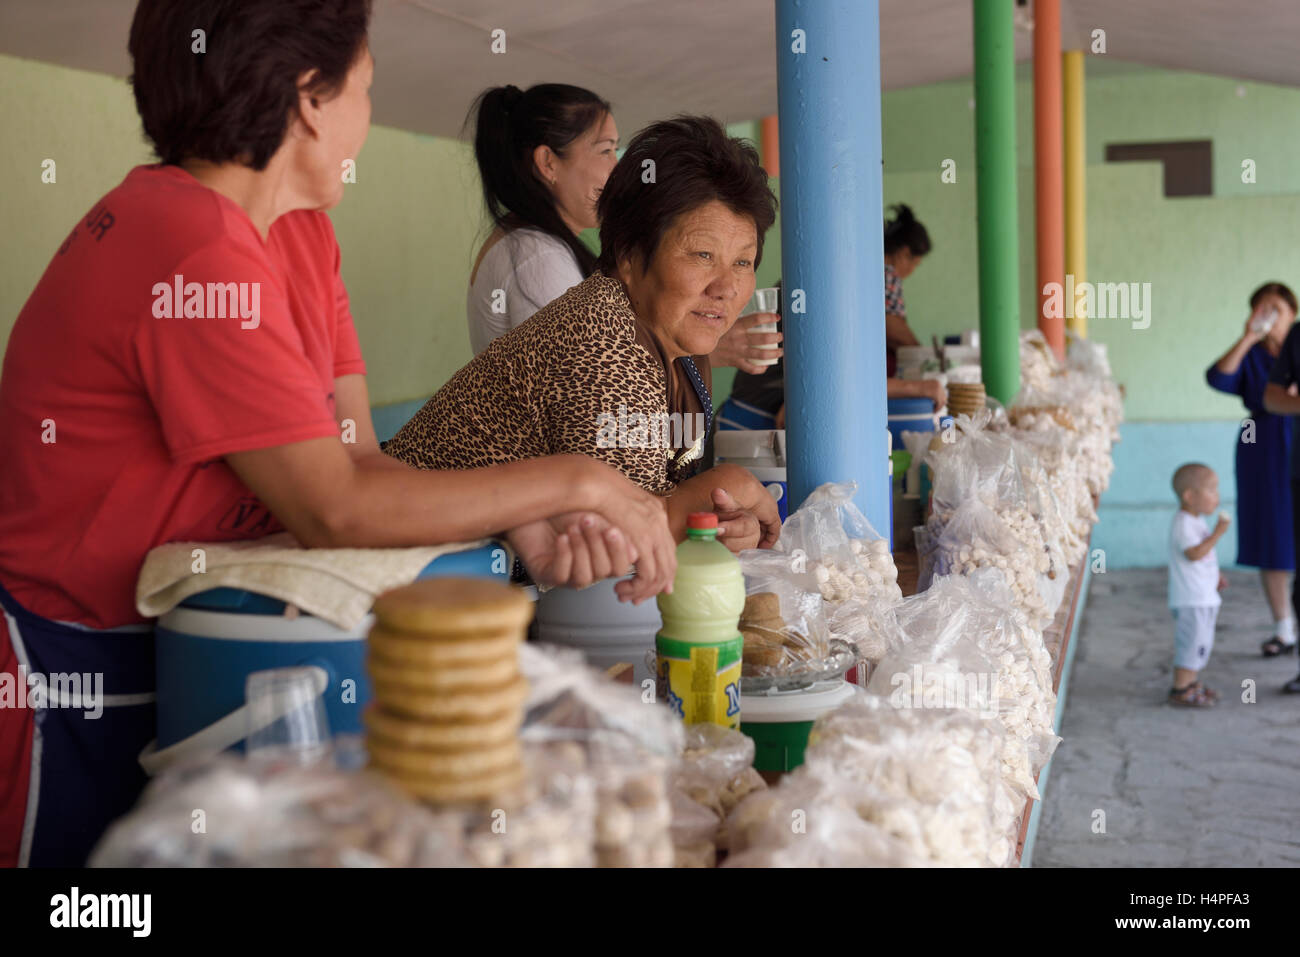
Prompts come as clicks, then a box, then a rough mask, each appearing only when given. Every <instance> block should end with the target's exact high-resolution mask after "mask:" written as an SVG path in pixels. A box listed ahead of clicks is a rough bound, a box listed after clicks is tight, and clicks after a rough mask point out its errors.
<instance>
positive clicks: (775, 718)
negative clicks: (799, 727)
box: [740, 678, 854, 724]
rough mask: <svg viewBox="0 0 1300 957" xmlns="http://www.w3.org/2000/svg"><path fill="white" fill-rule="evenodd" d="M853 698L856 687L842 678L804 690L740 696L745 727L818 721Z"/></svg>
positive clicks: (819, 682)
mask: <svg viewBox="0 0 1300 957" xmlns="http://www.w3.org/2000/svg"><path fill="white" fill-rule="evenodd" d="M853 695H854V686H853V685H851V684H849V683H848V682H847V681H845V680H844V679H843V678H837V679H836V680H834V681H818V682H816V683H815V684H814V685H813V686H812V687H810V688H807V689H805V690H803V691H770V692H767V693H766V694H742V695H741V696H740V721H741V723H742V724H746V723H750V722H753V723H755V724H789V723H793V722H796V721H816V720H817V719H818V718H820V717H821V716H822V715H824V714H826V712H828V711H834V710H835V709H836V708H838V707H839V706H840V705H842V704H843V703H844V702H845V701H848V700H849V699H850V698H852V697H853Z"/></svg>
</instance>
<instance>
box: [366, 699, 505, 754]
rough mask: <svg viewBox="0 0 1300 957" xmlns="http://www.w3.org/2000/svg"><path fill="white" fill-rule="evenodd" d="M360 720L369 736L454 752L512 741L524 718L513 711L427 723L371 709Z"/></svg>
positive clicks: (374, 708) (415, 746)
mask: <svg viewBox="0 0 1300 957" xmlns="http://www.w3.org/2000/svg"><path fill="white" fill-rule="evenodd" d="M362 721H364V722H365V725H366V730H367V731H368V732H369V734H370V736H371V737H376V738H382V739H384V740H385V741H390V742H392V743H394V744H402V745H406V746H408V747H412V748H428V749H431V750H438V749H444V750H455V749H457V748H469V747H479V746H484V747H488V746H491V745H494V744H500V743H502V742H503V741H512V740H514V739H515V737H516V736H517V735H518V734H519V726H520V725H521V724H523V723H524V715H523V712H522V711H521V710H520V709H518V708H513V709H510V710H506V711H503V712H501V713H500V714H495V715H488V716H486V717H484V718H481V719H478V720H476V721H426V720H420V719H418V718H408V717H406V716H404V715H400V714H393V713H391V712H389V711H385V710H383V709H382V708H376V707H373V706H372V707H369V708H367V709H366V710H365V712H364V713H363V714H362Z"/></svg>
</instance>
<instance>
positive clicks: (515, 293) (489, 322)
mask: <svg viewBox="0 0 1300 957" xmlns="http://www.w3.org/2000/svg"><path fill="white" fill-rule="evenodd" d="M582 280H583V275H582V270H581V269H579V268H578V261H577V259H575V258H574V255H573V250H571V249H570V248H569V247H568V246H567V245H566V244H565V243H564V242H563V241H561V240H559V239H557V238H556V237H554V236H552V235H550V234H549V233H544V232H541V231H540V230H537V229H515V230H511V231H510V232H509V233H507V234H506V235H505V236H504V237H502V238H501V239H499V240H497V242H496V243H495V244H494V245H493V246H492V248H491V249H489V250H488V251H487V252H486V253H485V254H484V256H483V259H482V261H481V262H480V263H479V264H478V272H477V273H476V274H475V275H474V281H473V282H472V283H470V287H469V296H468V299H467V301H466V313H467V314H468V316H469V342H470V345H471V346H472V347H473V349H474V354H475V355H478V354H479V353H480V352H482V351H483V350H484V349H486V348H487V347H488V344H489V343H490V342H491V341H492V340H493V339H495V338H497V337H498V336H502V335H505V334H506V333H507V332H509V331H510V330H511V329H513V328H514V327H515V326H517V325H519V324H520V323H521V322H523V321H524V320H525V319H528V318H530V317H531V316H532V314H533V313H535V312H536V311H537V310H538V309H541V308H542V306H545V305H546V304H547V303H549V302H550V301H551V300H553V299H557V298H559V297H560V296H561V295H563V294H564V293H566V292H568V290H569V289H570V288H572V287H573V286H576V285H578V283H580V282H582Z"/></svg>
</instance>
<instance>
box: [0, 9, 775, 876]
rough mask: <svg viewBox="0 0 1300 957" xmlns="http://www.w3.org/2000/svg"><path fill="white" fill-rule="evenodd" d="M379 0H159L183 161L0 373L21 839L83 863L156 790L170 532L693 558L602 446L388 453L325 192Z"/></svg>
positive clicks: (3, 720) (32, 852)
mask: <svg viewBox="0 0 1300 957" xmlns="http://www.w3.org/2000/svg"><path fill="white" fill-rule="evenodd" d="M369 14H370V3H369V0H294V2H277V3H247V2H239V0H141V2H140V4H139V6H138V7H137V9H136V12H135V18H134V21H133V23H132V26H131V36H130V51H131V56H132V58H133V62H134V73H133V76H132V87H133V89H134V92H135V98H136V105H137V108H138V110H139V113H140V116H141V119H142V120H143V124H144V131H145V134H146V135H147V137H148V138H149V139H150V140H151V142H152V143H153V145H154V148H155V150H156V151H157V154H158V157H159V159H160V160H161V163H160V164H158V165H155V166H145V167H138V168H137V169H135V170H132V171H131V172H130V174H129V175H128V176H127V177H126V179H125V180H124V181H123V182H122V184H121V185H120V186H118V187H117V188H116V189H114V190H113V191H112V192H110V193H109V194H108V195H107V196H105V197H104V198H103V199H102V200H101V201H100V202H99V203H98V204H96V206H95V207H94V209H92V210H91V212H90V214H89V215H88V216H86V217H85V219H84V220H82V221H81V222H79V223H77V224H76V226H75V227H74V228H73V230H72V232H71V234H70V235H69V236H68V238H67V240H66V241H65V242H64V243H63V245H62V246H61V247H60V248H59V250H58V251H57V253H56V254H55V256H54V258H53V260H52V261H51V263H50V265H49V267H48V268H47V269H46V271H45V274H44V275H43V276H42V278H41V280H40V283H39V284H38V285H37V287H36V289H35V291H34V292H33V293H32V295H31V298H30V299H29V300H28V302H27V304H26V306H25V307H24V309H23V311H22V313H21V314H20V315H19V317H18V320H17V322H16V324H15V326H14V329H13V333H12V336H11V338H10V340H9V344H8V348H7V350H6V353H5V359H4V371H3V375H2V376H0V448H4V449H5V454H6V461H5V467H4V468H3V469H0V586H3V587H2V588H0V602H2V603H3V606H4V613H5V615H4V617H5V624H6V626H7V628H6V632H7V636H6V635H0V864H10V865H12V864H14V863H20V864H26V863H31V864H71V865H75V864H80V863H81V862H82V860H84V858H85V855H86V854H87V853H88V851H89V849H90V848H91V846H93V843H94V841H95V840H96V839H97V838H98V836H99V834H100V833H101V832H102V830H103V828H104V827H105V826H106V825H107V823H108V822H109V821H111V820H112V819H113V818H114V817H116V816H117V815H119V814H121V813H123V812H124V811H125V810H126V809H127V808H128V807H129V806H130V805H131V803H132V802H133V801H134V800H135V798H136V796H137V795H138V792H139V789H140V787H141V786H142V784H143V777H142V776H141V773H140V771H139V768H138V766H137V764H136V756H137V755H138V754H139V752H140V750H141V748H142V747H143V746H144V745H145V744H146V743H147V741H148V740H149V739H150V738H151V737H152V735H153V703H152V694H151V692H152V690H153V643H152V634H151V626H150V625H149V623H148V622H146V621H145V620H144V619H142V618H141V617H140V616H139V615H138V614H137V613H136V611H135V608H134V591H135V578H136V576H137V574H138V573H139V569H140V565H141V563H142V562H143V560H144V557H145V555H146V553H147V552H148V551H149V549H151V548H153V547H155V546H157V545H160V544H163V543H164V542H168V541H186V540H189V541H216V540H223V539H226V540H229V539H247V538H256V537H259V536H261V535H265V534H267V533H269V532H272V531H276V530H279V529H281V528H284V529H288V531H290V532H292V533H293V534H294V535H295V536H296V537H297V538H298V540H299V541H301V542H302V543H303V544H304V545H306V546H309V547H337V546H358V547H385V546H405V545H427V544H435V543H440V542H454V541H464V540H470V539H475V538H480V537H483V536H485V535H490V534H505V536H506V537H507V538H508V540H509V541H510V542H511V544H512V545H513V546H514V547H515V548H516V550H517V551H518V552H519V553H520V555H521V557H522V558H523V560H524V562H525V564H526V565H528V567H529V569H530V571H531V573H532V574H533V576H534V578H536V579H538V580H540V581H549V582H554V583H565V584H573V585H578V586H581V585H584V584H588V583H590V582H591V581H593V580H595V579H598V578H604V577H608V576H610V575H612V574H617V573H619V572H621V571H622V570H623V569H626V568H627V567H628V566H629V565H630V564H631V563H632V562H634V561H635V562H636V563H637V568H638V575H637V577H636V578H635V579H633V580H631V581H627V582H621V583H620V584H619V586H618V587H619V592H620V595H621V597H623V598H624V599H625V600H636V601H643V600H646V599H648V598H649V597H651V596H653V595H655V594H656V593H658V592H659V591H661V590H662V589H663V588H664V587H665V586H666V585H668V584H669V583H670V582H671V581H672V575H673V572H674V570H675V560H674V550H673V548H674V546H673V540H672V537H671V535H670V534H669V530H668V524H667V520H666V515H665V510H664V507H663V502H662V500H661V499H657V498H655V497H654V496H652V495H650V494H648V493H646V492H644V491H642V490H641V489H639V488H637V487H636V486H635V485H633V484H632V483H631V482H629V481H628V480H627V479H625V478H623V477H622V476H621V475H620V474H619V473H617V472H616V471H615V470H614V469H612V468H610V467H608V466H606V465H603V464H600V463H598V462H596V461H595V460H593V459H589V458H585V457H582V456H555V457H551V458H546V459H535V460H532V461H524V462H514V463H510V464H509V465H503V466H500V467H496V468H490V469H475V470H467V471H461V472H425V471H419V470H416V469H412V468H409V467H407V466H405V465H403V464H401V463H399V462H397V461H395V460H393V459H390V458H387V457H386V456H384V455H383V454H382V453H381V452H380V450H379V446H378V443H377V442H376V439H375V433H374V428H373V426H372V424H371V419H370V410H369V401H368V397H367V391H366V381H365V375H364V373H365V365H364V363H363V362H362V359H361V354H360V349H359V348H358V344H357V336H356V332H355V330H354V329H353V326H352V317H351V313H350V311H349V307H348V300H347V293H346V291H345V290H344V288H343V283H342V280H341V279H340V275H339V251H338V246H337V243H336V242H335V240H334V233H333V229H332V227H331V225H330V221H329V219H328V218H327V217H326V216H325V214H324V213H323V212H321V211H322V210H325V209H329V208H330V207H332V206H334V205H335V204H336V203H337V202H338V201H339V200H340V199H341V198H342V195H343V190H344V173H345V172H346V170H347V169H348V168H349V167H350V165H351V164H352V163H353V161H355V158H356V156H357V154H358V152H359V151H360V150H361V146H362V143H363V142H364V141H365V138H366V132H367V129H368V127H369V122H370V99H369V86H370V81H371V76H372V73H373V60H372V59H371V56H370V52H369V48H368V45H367V42H366V32H367V27H368V20H369ZM197 30H203V31H204V32H203V34H202V35H200V34H198V33H196V32H195V31H197ZM344 436H346V437H347V438H349V439H351V438H352V437H353V436H355V441H343V437H344ZM723 517H724V519H728V520H730V522H731V523H732V524H733V525H734V527H735V528H736V529H737V531H738V532H739V531H740V530H741V529H742V528H744V529H748V527H749V525H750V523H752V522H753V518H752V516H749V515H747V514H740V513H737V514H734V515H724V516H723ZM56 673H75V674H96V675H100V674H102V676H103V685H102V688H101V691H102V694H103V696H104V697H103V699H102V700H103V702H104V703H105V705H106V707H105V708H104V710H103V712H102V714H101V715H100V716H98V717H97V718H96V719H95V720H89V718H90V715H82V714H80V713H77V714H76V717H75V719H74V717H73V715H74V711H73V710H72V709H69V708H59V707H50V708H29V707H26V704H28V703H29V701H25V700H17V698H16V697H15V692H16V691H17V692H18V695H19V696H23V695H24V693H25V692H26V690H27V682H26V676H27V675H28V674H33V675H34V674H46V675H48V674H56ZM6 694H8V698H9V699H14V700H7V699H6Z"/></svg>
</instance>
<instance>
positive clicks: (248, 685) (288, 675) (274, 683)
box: [244, 667, 330, 764]
mask: <svg viewBox="0 0 1300 957" xmlns="http://www.w3.org/2000/svg"><path fill="white" fill-rule="evenodd" d="M244 700H245V701H246V702H247V704H248V718H249V721H248V725H249V734H248V739H247V741H246V742H245V744H244V754H245V756H246V757H247V758H248V759H249V760H272V761H278V760H284V761H289V762H292V763H297V764H311V763H314V762H316V761H319V760H321V759H322V758H324V757H325V756H326V755H327V754H328V753H329V747H330V727H329V718H328V717H327V716H326V714H325V701H324V699H323V698H322V697H321V694H320V690H319V688H318V687H317V684H316V678H315V669H313V668H310V667H298V668H272V669H268V670H266V671H255V672H253V673H252V674H250V675H249V676H248V677H247V678H246V679H244Z"/></svg>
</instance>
